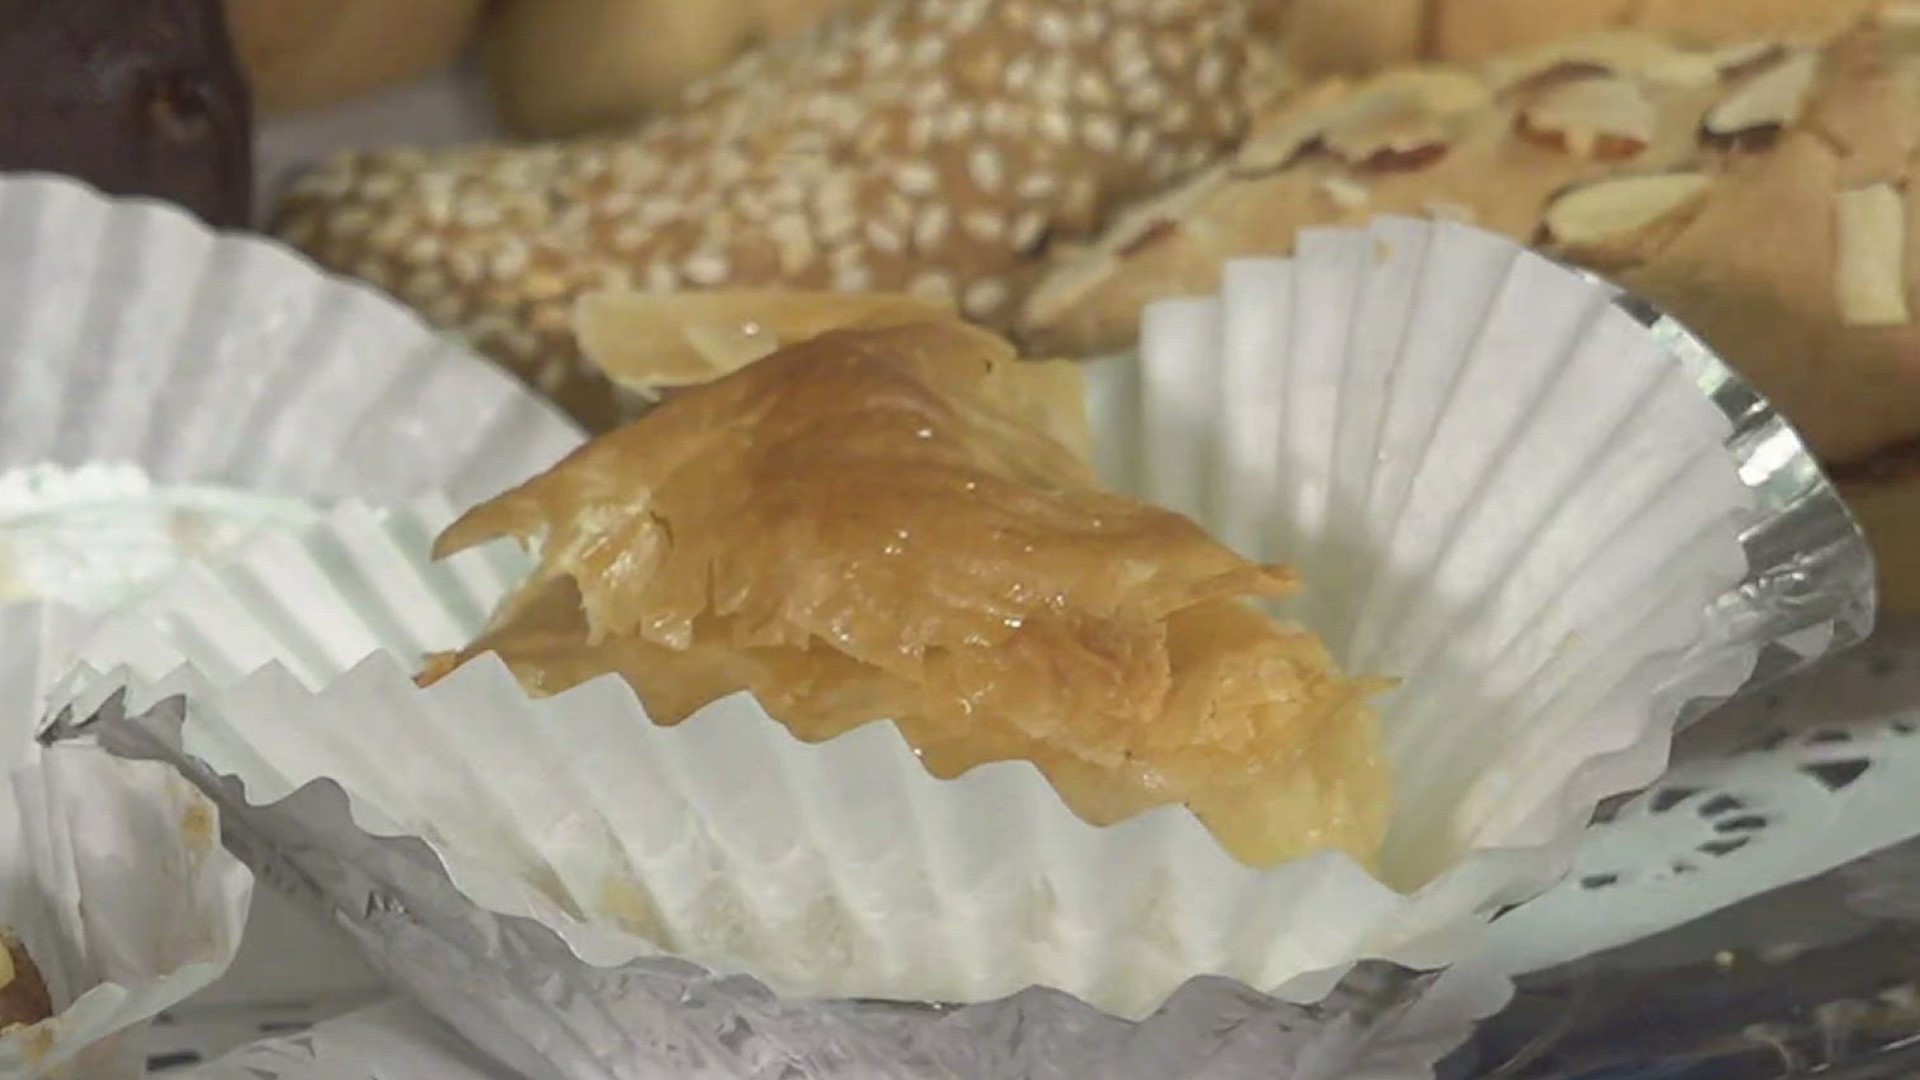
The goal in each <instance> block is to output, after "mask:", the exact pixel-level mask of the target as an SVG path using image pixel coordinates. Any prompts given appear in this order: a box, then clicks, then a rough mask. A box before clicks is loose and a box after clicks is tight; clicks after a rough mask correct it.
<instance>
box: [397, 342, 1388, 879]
mask: <svg viewBox="0 0 1920 1080" xmlns="http://www.w3.org/2000/svg"><path fill="white" fill-rule="evenodd" d="M1036 370H1038V369H1037V367H1036V366H1035V365H1031V364H1027V363H1023V362H1021V361H1019V360H1018V359H1017V358H1016V357H1015V355H1014V354H1013V352H1012V350H1011V349H1010V348H1009V347H1008V346H1007V345H1006V343H1005V342H1002V341H1000V340H998V339H996V338H994V337H992V336H991V335H987V334H984V333H982V332H980V331H978V330H975V329H972V328H970V327H966V326H964V325H962V324H959V323H957V322H952V321H949V322H943V323H923V324H918V325H913V326H904V327H895V328H890V329H879V330H862V331H838V332H833V333H829V334H827V335H824V336H822V337H819V338H816V339H813V340H811V341H808V342H804V343H800V344H797V345H794V346H791V347H789V348H785V349H782V350H780V351H779V352H776V353H775V354H773V355H772V356H770V357H768V358H767V359H765V360H762V361H760V362H758V363H755V364H753V365H751V366H749V367H747V368H745V369H744V370H742V371H740V372H737V373H735V374H733V375H730V376H727V377H725V378H723V379H721V380H719V381H717V382H713V383H708V384H706V385H703V386H700V387H697V388H694V389H691V390H688V391H686V392H685V393H683V394H680V395H676V396H675V397H673V398H670V399H669V400H668V401H667V402H666V403H664V404H663V405H661V406H660V407H659V408H657V409H656V410H654V411H653V412H652V413H650V414H649V415H648V417H647V418H646V419H644V420H642V421H640V422H638V423H635V424H633V425H631V426H629V427H626V428H623V429H621V430H619V431H616V432H613V433H611V434H609V435H605V436H602V437H601V438H599V439H597V440H595V441H594V442H592V443H589V444H588V445H587V446H586V447H584V448H582V449H581V450H580V451H578V452H576V453H575V454H574V455H573V456H571V457H570V458H568V459H567V460H566V461H565V462H562V463H561V464H560V465H559V466H557V467H556V468H554V469H553V470H552V471H550V472H549V473H547V474H545V475H544V476H541V477H539V478H537V479H535V480H533V481H531V482H529V483H528V484H526V485H524V486H522V487H521V488H519V489H516V490H515V491H512V492H509V493H507V494H506V495H503V496H501V497H500V498H498V499H495V500H494V501H492V502H490V503H487V504H485V505H483V506H481V507H479V508H476V509H475V510H473V511H471V512H470V513H468V514H467V515H466V516H465V517H463V518H462V519H461V520H460V521H458V522H456V523H455V524H454V525H453V526H452V527H451V528H449V529H448V530H447V532H446V533H445V534H444V535H443V536H442V537H441V540H440V543H439V545H438V546H437V549H436V550H437V552H438V553H440V554H446V553H449V552H453V551H457V550H460V549H462V548H464V547H468V546H471V545H473V544H476V543H480V542H483V541H486V540H489V539H492V538H495V537H498V536H503V535H513V536H518V537H521V538H522V539H523V540H531V539H532V538H534V537H542V538H543V540H542V543H541V562H540V567H539V569H538V570H537V571H536V572H535V574H534V575H533V577H532V578H531V579H530V580H529V582H528V583H527V584H526V585H525V586H524V587H523V588H522V590H521V591H520V592H518V593H516V594H515V596H514V597H512V598H510V600H509V601H508V603H507V604H506V605H505V606H503V608H502V610H501V612H500V613H499V615H498V616H497V618H496V620H495V622H494V625H493V627H492V628H491V629H490V630H489V631H488V633H487V634H486V635H485V636H483V637H482V638H481V639H479V640H478V641H476V642H475V643H474V644H473V645H472V646H471V647H470V648H469V649H467V650H465V651H464V652H463V653H462V654H460V655H459V656H457V657H452V658H442V659H441V660H439V661H438V662H436V663H435V664H434V665H432V666H430V668H429V672H428V677H429V678H431V677H436V676H438V675H439V674H442V673H444V672H445V671H446V670H448V669H449V668H450V667H451V666H453V665H455V664H457V663H459V662H461V661H462V660H464V659H466V658H468V657H471V656H473V655H477V654H478V653H481V652H485V651H489V650H492V651H498V652H499V653H501V654H502V655H503V657H504V658H505V659H506V660H507V662H508V664H509V665H510V666H511V667H513V668H514V670H515V671H516V673H517V674H518V675H519V676H520V678H521V679H522V681H523V683H525V684H526V685H527V686H528V687H529V688H531V689H533V690H534V691H535V692H540V693H552V692H556V691H559V690H561V689H564V688H565V687H567V686H569V685H572V684H574V683H577V682H578V681H581V680H582V679H584V678H587V677H590V676H592V675H595V674H599V673H602V672H607V671H614V672H618V673H620V674H621V675H623V676H624V677H626V678H627V679H628V680H629V681H630V682H632V683H633V685H634V686H635V688H636V690H637V691H638V692H639V694H640V696H641V698H642V700H643V701H644V702H645V703H646V705H647V706H648V709H649V711H650V713H651V715H652V716H653V717H654V718H655V719H656V720H657V721H659V722H663V723H676V722H678V721H680V720H681V719H683V718H684V717H685V716H686V715H687V714H688V713H689V712H690V711H692V710H693V709H695V708H697V707H699V706H700V705H703V704H705V703H707V702H709V701H711V700H713V699H715V698H717V697H719V696H722V695H723V694H725V693H728V692H732V691H734V690H739V689H750V690H752V691H753V692H754V694H755V695H756V696H757V697H758V698H759V700H760V701H761V702H762V703H763V704H764V705H765V706H766V708H767V709H768V711H769V712H770V713H771V714H772V715H773V716H774V717H776V718H777V719H779V720H780V721H781V722H782V723H784V724H786V725H787V726H788V727H790V728H791V729H792V730H793V731H794V732H795V733H796V734H797V735H799V736H800V737H801V738H803V739H807V740H815V741H817V740H822V739H828V738H832V737H834V736H836V735H838V734H841V733H843V732H845V731H847V730H850V729H851V728H853V727H857V726H859V725H861V724H865V723H869V722H872V721H876V720H881V719H891V720H893V721H894V722H895V723H896V724H897V725H898V726H899V727H900V729H901V730H902V732H903V733H904V734H905V735H906V737H907V738H908V740H909V741H910V742H911V743H913V744H914V745H915V747H916V748H917V749H919V750H920V751H921V753H922V755H923V759H924V760H925V762H926V764H927V766H928V768H929V769H931V770H932V771H934V772H935V773H936V774H938V775H955V774H958V773H960V772H964V771H966V770H967V769H969V768H972V767H974V766H976V765H979V764H982V763H985V762H989V761H998V760H1007V759H1020V760H1028V761H1032V762H1034V763H1035V764H1036V765H1038V766H1039V767H1040V769H1041V770H1042V772H1044V773H1045V774H1046V775H1047V776H1048V777H1049V779H1050V780H1052V781H1053V783H1054V784H1055V786H1056V787H1057V788H1058V789H1059V790H1060V791H1061V793H1062V795H1063V797H1064V798H1065V799H1066V801H1067V802H1068V804H1069V805H1070V806H1072V807H1073V809H1074V810H1075V811H1076V812H1077V813H1079V814H1080V815H1081V816H1082V817H1084V818H1086V819H1087V820H1089V821H1092V822H1094V823H1096V824H1106V823H1110V822H1113V821H1117V820H1120V819H1122V818H1124V817H1127V816H1131V815H1132V814H1135V813H1138V812H1140V811H1141V810H1144V809H1147V808H1149V807H1151V806H1156V805H1165V804H1167V803H1178V802H1187V803H1189V804H1190V805H1192V806H1194V808H1195V809H1196V810H1197V811H1198V812H1199V813H1200V815H1201V817H1202V819H1203V820H1205V821H1206V822H1207V823H1208V824H1209V825H1210V826H1212V827H1213V828H1214V829H1215V830H1216V832H1217V833H1218V834H1219V835H1220V836H1221V838H1222V840H1223V841H1224V842H1225V843H1226V844H1227V846H1228V847H1229V849H1230V850H1233V851H1234V852H1235V854H1236V855H1238V856H1239V857H1241V858H1243V859H1245V860H1247V861H1249V862H1254V863H1261V864H1265V863H1269V862H1274V861H1278V860H1280V859H1283V858H1288V857H1292V856H1294V855H1298V854H1301V853H1303V852H1305V851H1308V850H1313V849H1316V848H1320V847H1329V846H1331V847H1339V848H1342V849H1345V850H1348V851H1351V852H1352V853H1354V854H1355V855H1356V856H1358V857H1360V858H1362V859H1370V858H1371V857H1372V854H1373V850H1374V848H1375V846H1376V845H1377V843H1378V840H1379V837H1380V832H1381V830H1382V829H1383V828H1384V825H1385V807H1386V796H1387V792H1386V786H1385V785H1386V781H1385V777H1384V773H1383V771H1382V766H1381V764H1380V762H1379V760H1378V753H1377V748H1376V746H1375V736H1374V732H1373V720H1372V718H1371V715H1370V714H1369V713H1368V712H1367V710H1366V707H1365V698H1366V696H1367V695H1368V694H1369V693H1370V692H1371V691H1372V690H1374V689H1376V688H1377V684H1375V683H1371V682H1368V681H1365V680H1349V679H1346V678H1344V677H1343V676H1341V675H1340V674H1339V672H1338V671H1337V670H1336V669H1335V668H1334V666H1333V664H1332V662H1331V659H1330V658H1329V657H1328V656H1327V654H1326V652H1325V650H1324V648H1323V647H1322V646H1321V645H1320V644H1319V642H1318V641H1317V640H1315V639H1314V638H1313V637H1312V636H1311V635H1310V634H1307V633H1306V632H1305V631H1302V630H1297V629H1293V628H1289V627H1285V626H1282V625H1280V624H1277V623H1275V622H1273V621H1272V620H1270V619H1267V618H1266V617H1264V616H1261V615H1259V614H1258V613H1256V612H1254V611H1253V610H1252V609H1251V608H1248V607H1246V606H1245V605H1244V603H1243V598H1249V597H1276V596H1279V595H1282V594H1284V593H1285V592H1287V591H1288V590H1289V589H1291V587H1292V585H1293V581H1292V578H1291V576H1290V575H1289V574H1287V573H1286V572H1285V571H1283V570H1280V569H1277V568H1272V567H1262V566H1257V565H1254V564H1252V563H1249V562H1247V561H1245V560H1244V559H1241V558H1240V557H1238V556H1237V555H1235V554H1233V553H1232V552H1231V551H1229V550H1227V549H1226V548H1225V547H1223V546H1221V545H1220V544H1218V543H1217V542H1215V541H1213V540H1212V539H1211V538H1209V537H1208V536H1207V535H1206V534H1205V533H1204V532H1203V531H1202V530H1200V528H1199V527H1198V526H1196V525H1194V524H1193V523H1192V522H1190V521H1188V520H1187V519H1185V518H1183V517H1180V516H1179V515H1177V514H1174V513H1171V512H1169V511H1165V510H1161V509H1158V508H1155V507H1151V506H1147V505H1145V504H1142V503H1138V502H1135V501H1133V500H1130V499H1127V498H1124V497H1121V496H1118V495H1114V494H1110V493H1108V492H1105V491H1103V490H1101V489H1100V488H1099V487H1098V486H1097V484H1096V482H1095V481H1094V478H1093V475H1092V471H1091V469H1090V467H1089V466H1088V465H1087V463H1086V460H1085V458H1084V457H1082V456H1081V455H1080V454H1079V453H1076V452H1075V451H1074V450H1073V449H1072V448H1070V447H1069V446H1068V445H1067V444H1066V443H1065V442H1064V441H1063V440H1062V439H1061V438H1060V437H1058V436H1057V435H1056V434H1055V432H1058V431H1063V430H1068V429H1070V428H1071V427H1072V426H1073V423H1074V422H1075V421H1073V420H1071V419H1068V420H1063V421H1052V422H1042V421H1043V420H1044V418H1043V417H1041V416H1039V415H1037V411H1036V406H1035V404H1034V403H1035V402H1036V401H1038V400H1042V398H1041V397H1040V396H1038V395H1035V394H1034V393H1032V392H1031V386H1030V380H1032V379H1033V378H1034V377H1035V371H1036ZM1054 370H1062V369H1054ZM1073 405H1074V410H1073V411H1074V412H1076V413H1077V411H1078V402H1077V401H1076V402H1074V403H1073ZM1336 729H1337V730H1336Z"/></svg>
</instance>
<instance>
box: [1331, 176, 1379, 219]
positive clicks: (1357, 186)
mask: <svg viewBox="0 0 1920 1080" xmlns="http://www.w3.org/2000/svg"><path fill="white" fill-rule="evenodd" d="M1320 189H1321V190H1322V191H1325V192H1326V193H1327V198H1329V199H1331V200H1333V205H1335V206H1337V207H1339V208H1340V209H1341V210H1344V211H1347V212H1349V213H1351V212H1353V211H1356V210H1364V209H1366V206H1367V201H1368V200H1369V199H1370V198H1372V195H1371V193H1369V192H1368V191H1367V185H1365V184H1362V183H1360V182H1359V181H1356V180H1349V179H1347V178H1346V177H1344V176H1329V177H1327V178H1326V179H1324V180H1322V181H1320Z"/></svg>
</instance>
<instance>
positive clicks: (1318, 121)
mask: <svg viewBox="0 0 1920 1080" xmlns="http://www.w3.org/2000/svg"><path fill="white" fill-rule="evenodd" d="M1351 91H1352V87H1351V86H1350V85H1348V84H1347V83H1344V82H1342V81H1340V80H1338V79H1333V80H1329V81H1327V82H1324V83H1320V84H1318V85H1317V86H1315V87H1314V88H1313V89H1311V90H1308V91H1307V92H1306V94H1305V96H1304V98H1303V99H1302V100H1300V101H1297V102H1295V103H1294V104H1293V105H1291V106H1290V107H1288V108H1286V109H1282V110H1280V111H1278V112H1275V113H1271V114H1266V115H1264V116H1262V117H1261V118H1260V119H1258V120H1256V121H1255V122H1254V127H1253V130H1252V131H1251V132H1249V133H1248V135H1247V137H1246V139H1244V140H1243V141H1242V142H1241V144H1240V150H1239V152H1238V153H1237V154H1236V155H1235V157H1234V172H1236V173H1238V174H1240V175H1242V176H1260V175H1264V174H1266V173H1271V172H1276V171H1278V170H1280V169H1283V168H1286V167H1287V165H1289V164H1291V163H1292V162H1293V159H1294V158H1296V157H1298V156H1299V155H1300V151H1302V150H1304V149H1306V147H1307V146H1308V144H1310V143H1312V142H1314V141H1316V140H1317V139H1319V138H1320V135H1321V133H1322V132H1324V131H1325V130H1326V128H1327V124H1328V123H1330V122H1331V121H1332V120H1333V119H1334V118H1335V117H1336V116H1338V115H1339V113H1340V106H1341V104H1342V103H1343V102H1344V99H1346V97H1347V96H1348V94H1349V93H1351Z"/></svg>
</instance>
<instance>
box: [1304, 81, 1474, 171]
mask: <svg viewBox="0 0 1920 1080" xmlns="http://www.w3.org/2000/svg"><path fill="white" fill-rule="evenodd" d="M1491 100H1492V97H1491V95H1490V94H1489V93H1488V91H1487V88H1486V86H1485V85H1484V84H1482V83H1481V82H1480V81H1479V80H1478V79H1475V78H1472V77H1470V76H1468V75H1466V74H1464V73H1461V72H1457V71H1449V70H1447V69H1444V68H1439V69H1420V70H1410V71H1400V72H1392V73H1389V74H1387V75H1383V76H1381V77H1380V78H1378V79H1376V80H1374V81H1373V82H1372V83H1369V84H1368V85H1367V87H1366V88H1364V89H1363V90H1362V91H1361V92H1360V93H1359V94H1358V95H1357V96H1356V97H1355V98H1354V100H1353V101H1352V102H1350V103H1348V104H1347V105H1346V106H1345V107H1344V108H1342V109H1341V110H1340V111H1339V113H1338V115H1336V116H1335V117H1334V118H1333V119H1332V120H1330V121H1329V122H1328V124H1327V127H1326V130H1325V131H1324V132H1323V133H1322V135H1321V139H1322V141H1324V142H1325V144H1326V147H1327V149H1328V150H1329V151H1331V152H1332V153H1333V154H1334V155H1335V156H1336V157H1338V158H1340V159H1341V160H1342V161H1345V162H1346V163H1347V164H1349V165H1352V166H1353V167H1355V168H1357V169H1365V170H1369V171H1373V172H1408V171H1411V170H1414V169H1419V168H1424V167H1426V166H1427V165H1430V164H1432V163H1434V162H1436V161H1438V160H1440V159H1441V158H1443V157H1445V156H1446V155H1447V152H1448V150H1450V149H1451V148H1452V145H1451V144H1452V140H1451V136H1450V132H1449V123H1448V122H1449V121H1450V120H1452V119H1453V118H1454V117H1457V116H1459V115H1461V114H1463V113H1468V112H1472V111H1475V110H1477V109H1480V108H1483V107H1485V106H1486V104H1487V103H1488V102H1490V101H1491Z"/></svg>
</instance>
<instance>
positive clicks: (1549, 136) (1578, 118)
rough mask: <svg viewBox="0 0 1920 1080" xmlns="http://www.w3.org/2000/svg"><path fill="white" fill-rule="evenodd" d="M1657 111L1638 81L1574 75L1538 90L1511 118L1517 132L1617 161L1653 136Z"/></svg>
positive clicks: (1587, 156)
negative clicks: (1574, 76) (1570, 79)
mask: <svg viewBox="0 0 1920 1080" xmlns="http://www.w3.org/2000/svg"><path fill="white" fill-rule="evenodd" d="M1658 118H1659V114H1658V112H1657V111H1656V110H1655V109H1654V106H1653V102H1652V101H1650V100H1648V98H1647V95H1646V93H1645V92H1644V91H1642V90H1641V89H1640V86H1639V84H1638V83H1635V82H1633V81H1631V80H1628V79H1620V78H1596V79H1578V80H1575V81H1573V82H1566V83H1561V84H1559V85H1556V86H1550V87H1548V88H1546V89H1545V90H1542V91H1541V92H1540V94H1539V96H1538V97H1536V98H1534V99H1533V100H1532V101H1531V102H1529V103H1527V105H1526V106H1525V107H1523V108H1522V109H1521V110H1520V113H1519V115H1518V116H1517V117H1516V118H1515V125H1516V127H1517V129H1518V130H1519V133H1520V135H1521V137H1522V138H1524V139H1526V140H1528V141H1529V142H1533V143H1538V144H1540V145H1542V146H1551V147H1554V148H1555V149H1559V150H1565V151H1566V152H1567V153H1570V154H1572V155H1574V156H1575V157H1579V158H1585V159H1588V160H1593V161H1622V160H1625V159H1627V158H1630V157H1632V156H1634V155H1635V154H1638V153H1639V152H1640V151H1642V150H1644V149H1646V147H1647V144H1648V143H1650V142H1652V141H1653V135H1654V126H1655V124H1656V123H1657V122H1658Z"/></svg>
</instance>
